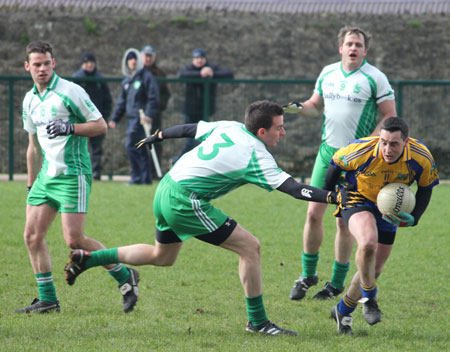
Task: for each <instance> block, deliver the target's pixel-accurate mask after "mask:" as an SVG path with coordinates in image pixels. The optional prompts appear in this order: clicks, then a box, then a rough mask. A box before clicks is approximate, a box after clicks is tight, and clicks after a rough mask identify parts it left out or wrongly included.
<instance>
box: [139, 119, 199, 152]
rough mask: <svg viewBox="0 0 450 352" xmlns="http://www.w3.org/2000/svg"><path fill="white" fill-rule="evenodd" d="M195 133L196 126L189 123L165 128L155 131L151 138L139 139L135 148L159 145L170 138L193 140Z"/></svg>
mask: <svg viewBox="0 0 450 352" xmlns="http://www.w3.org/2000/svg"><path fill="white" fill-rule="evenodd" d="M196 133H197V124H196V123H189V124H185V125H177V126H172V127H169V128H166V129H165V130H164V131H159V130H158V131H156V132H155V133H153V134H152V135H151V136H148V137H147V138H144V139H141V140H140V141H139V142H138V143H136V148H137V149H139V148H141V147H142V146H143V145H145V144H148V145H150V146H151V145H152V144H155V143H160V142H162V141H163V139H170V138H194V137H195V134H196Z"/></svg>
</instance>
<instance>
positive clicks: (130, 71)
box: [109, 48, 159, 185]
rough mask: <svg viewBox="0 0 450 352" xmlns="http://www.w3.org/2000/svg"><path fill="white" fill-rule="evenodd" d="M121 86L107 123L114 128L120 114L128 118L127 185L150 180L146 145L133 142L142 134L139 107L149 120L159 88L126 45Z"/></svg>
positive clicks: (136, 55)
mask: <svg viewBox="0 0 450 352" xmlns="http://www.w3.org/2000/svg"><path fill="white" fill-rule="evenodd" d="M122 73H123V75H124V76H125V78H124V79H123V81H122V90H121V92H120V95H119V97H118V100H117V103H116V107H115V109H114V112H113V115H112V118H111V121H110V122H109V127H111V128H115V127H116V124H117V123H118V122H119V121H120V119H121V118H122V117H123V115H125V114H126V116H127V118H128V129H127V138H126V142H125V149H126V151H127V154H128V158H129V160H130V166H131V175H130V176H131V178H130V182H129V184H130V185H142V184H151V183H152V174H151V169H150V159H149V155H148V149H146V148H140V149H136V143H138V142H139V141H140V140H141V139H143V138H145V137H146V135H145V131H144V128H143V126H142V125H141V121H140V116H139V110H140V109H142V110H143V111H144V113H145V119H146V120H147V121H148V122H150V123H151V120H152V117H153V116H156V115H157V114H158V110H159V89H158V85H157V83H156V79H155V77H154V76H153V75H152V73H151V72H150V71H149V70H147V69H145V68H144V67H143V64H142V60H141V56H140V52H139V50H137V49H134V48H129V49H127V50H126V51H125V53H124V54H123V58H122Z"/></svg>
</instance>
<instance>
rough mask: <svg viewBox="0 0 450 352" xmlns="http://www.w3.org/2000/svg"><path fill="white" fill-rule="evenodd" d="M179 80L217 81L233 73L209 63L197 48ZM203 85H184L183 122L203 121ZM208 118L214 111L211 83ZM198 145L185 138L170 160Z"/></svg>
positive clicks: (214, 95) (213, 87)
mask: <svg viewBox="0 0 450 352" xmlns="http://www.w3.org/2000/svg"><path fill="white" fill-rule="evenodd" d="M178 76H179V77H180V78H199V79H211V78H214V79H219V78H233V76H234V74H233V71H231V70H228V69H226V68H222V67H220V66H219V65H217V64H214V63H211V62H209V61H208V60H207V58H206V52H205V50H203V49H200V48H197V49H194V50H193V51H192V63H190V64H187V65H186V67H185V68H184V69H182V70H180V71H179V73H178ZM204 89H205V85H204V84H203V83H202V82H199V83H190V82H189V83H186V91H185V99H184V110H183V113H184V122H185V123H197V122H199V121H200V120H203V117H204V116H203V111H204V105H205V101H204V99H203V95H204ZM209 93H210V95H209V116H207V117H206V119H209V117H210V116H211V115H212V114H214V112H215V111H216V94H217V84H216V83H212V84H211V85H210V91H209ZM198 144H199V142H198V141H196V140H195V139H193V138H186V139H185V144H184V147H183V149H182V151H181V153H180V154H179V155H178V156H176V157H174V158H173V159H172V163H175V162H176V161H177V160H178V159H179V158H180V157H181V156H182V155H183V154H184V153H186V152H188V151H189V150H191V149H193V148H194V147H196V146H197V145H198Z"/></svg>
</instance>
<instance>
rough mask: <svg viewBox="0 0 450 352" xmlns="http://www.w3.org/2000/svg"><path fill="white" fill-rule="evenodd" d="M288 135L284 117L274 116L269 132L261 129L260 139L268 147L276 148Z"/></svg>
mask: <svg viewBox="0 0 450 352" xmlns="http://www.w3.org/2000/svg"><path fill="white" fill-rule="evenodd" d="M285 134H286V131H285V129H284V118H283V115H279V116H274V117H273V119H272V126H270V128H269V129H268V130H266V129H264V128H261V129H260V132H259V133H258V137H259V138H260V139H261V140H262V141H263V142H264V144H265V145H266V146H268V147H275V146H276V145H277V144H278V142H279V141H281V139H282V138H283V136H284V135H285Z"/></svg>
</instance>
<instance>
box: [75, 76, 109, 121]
mask: <svg viewBox="0 0 450 352" xmlns="http://www.w3.org/2000/svg"><path fill="white" fill-rule="evenodd" d="M71 90H72V94H70V98H71V99H70V100H69V101H68V103H69V106H70V109H71V110H72V111H73V113H74V114H75V116H77V118H78V120H79V121H80V122H89V121H96V120H98V119H100V118H101V117H102V114H101V113H100V111H99V110H98V109H97V107H96V106H95V105H94V103H93V102H92V100H91V99H90V98H89V95H88V94H87V93H86V91H85V90H84V89H83V88H82V87H80V86H79V85H77V84H72V85H71Z"/></svg>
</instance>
